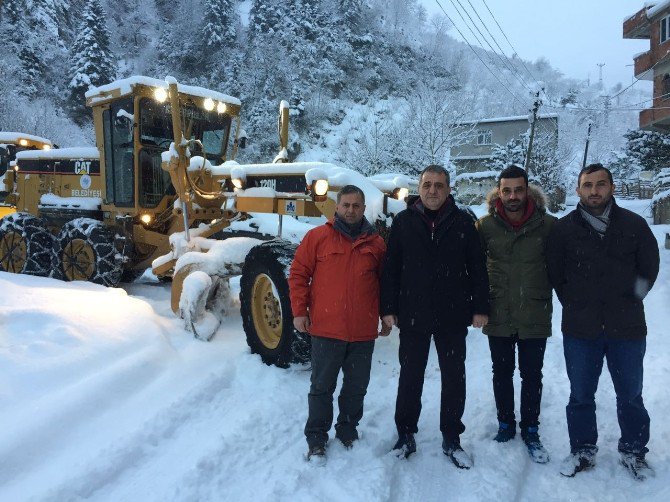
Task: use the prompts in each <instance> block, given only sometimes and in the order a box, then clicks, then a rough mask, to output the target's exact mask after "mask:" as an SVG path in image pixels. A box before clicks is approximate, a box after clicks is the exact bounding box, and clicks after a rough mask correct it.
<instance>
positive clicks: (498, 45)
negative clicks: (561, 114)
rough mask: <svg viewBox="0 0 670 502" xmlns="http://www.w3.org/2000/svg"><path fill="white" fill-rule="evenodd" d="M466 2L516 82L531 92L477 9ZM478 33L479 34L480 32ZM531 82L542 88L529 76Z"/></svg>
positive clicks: (468, 0) (469, 2)
mask: <svg viewBox="0 0 670 502" xmlns="http://www.w3.org/2000/svg"><path fill="white" fill-rule="evenodd" d="M467 2H468V4H470V7H471V8H472V11H473V12H474V13H475V15H476V16H477V18H478V19H479V21H480V23H481V24H482V26H483V27H484V29H485V30H486V33H488V34H489V36H490V37H491V40H493V43H494V44H496V47H498V50H500V53H501V54H502V55H503V57H504V58H505V60H506V61H507V64H508V68H510V69H511V71H512V73H513V74H515V76H516V77H517V79H518V80H519V81H520V82H521V83H522V84H523V85H524V86H525V87H526V88H527V89H528V90H529V91H531V92H533V90H532V89H530V87H528V85H526V83H525V81H524V80H523V79H522V77H521V75H520V73H519V70H518V68H517V67H516V66H515V65H514V63H513V62H512V60H511V59H510V58H509V57H507V54H505V51H504V50H503V48H502V47H501V46H500V44H499V43H498V40H496V37H495V36H494V35H493V33H491V30H489V28H488V26H487V25H486V23H485V22H484V20H483V19H482V17H481V16H480V15H479V12H478V11H477V9H476V8H475V6H474V5H472V2H471V1H470V0H467ZM480 33H481V32H480ZM482 36H484V35H483V34H482ZM489 47H491V44H489ZM491 49H493V47H491ZM493 51H494V52H495V49H493ZM531 80H532V81H533V82H534V83H535V84H537V86H538V88H540V87H542V86H541V85H540V83H539V81H537V80H536V79H535V78H534V77H533V76H532V75H531Z"/></svg>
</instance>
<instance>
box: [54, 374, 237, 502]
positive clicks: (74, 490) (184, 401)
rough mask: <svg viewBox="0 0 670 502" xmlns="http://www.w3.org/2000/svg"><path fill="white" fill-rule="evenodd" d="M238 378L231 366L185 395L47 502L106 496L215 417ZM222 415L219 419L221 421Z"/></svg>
mask: <svg viewBox="0 0 670 502" xmlns="http://www.w3.org/2000/svg"><path fill="white" fill-rule="evenodd" d="M234 376H235V368H234V366H233V365H231V364H228V365H227V366H226V367H225V368H224V369H223V370H221V371H220V372H219V373H218V374H216V375H214V376H213V377H212V378H211V379H208V380H207V383H206V384H205V385H204V386H201V387H200V388H198V389H197V390H195V392H189V393H187V394H185V395H182V396H181V397H180V398H179V399H177V400H176V401H174V402H173V403H172V404H171V405H170V406H169V407H168V408H164V409H162V410H161V411H160V412H159V413H157V414H156V416H155V417H154V418H152V419H150V420H148V421H146V422H145V424H144V425H143V426H142V428H141V429H140V430H139V431H137V432H135V433H132V434H128V435H126V436H125V437H123V438H122V439H121V441H120V442H119V443H117V444H116V445H115V446H112V447H109V448H105V449H103V450H101V451H100V452H99V454H98V456H97V457H98V458H99V459H101V460H100V462H98V463H96V464H95V465H93V466H90V467H88V468H86V469H85V470H83V471H82V472H80V473H78V474H77V475H76V476H74V477H71V478H70V479H67V480H65V481H63V482H62V483H61V486H59V487H56V488H54V489H52V490H50V491H49V492H48V493H47V495H46V496H45V497H44V498H45V499H46V500H54V501H62V500H73V499H81V498H89V497H92V496H94V495H95V496H96V497H102V496H104V489H105V488H107V487H109V486H110V485H114V483H115V482H116V481H117V480H119V479H120V478H122V477H123V476H124V475H126V474H127V473H128V472H130V471H135V470H140V469H141V468H142V465H143V464H144V463H147V462H150V461H151V460H152V459H153V458H154V455H155V454H156V452H157V451H159V450H160V449H161V448H163V447H164V446H165V443H166V441H167V442H169V441H170V440H173V439H174V438H175V437H176V436H178V435H179V434H180V432H181V431H182V430H184V429H185V428H190V427H192V425H193V423H194V422H195V421H197V418H198V417H200V416H203V415H210V414H211V409H210V406H211V403H216V402H217V397H218V400H220V399H221V397H222V395H221V390H222V389H226V388H228V387H230V383H231V381H232V380H233V378H234ZM221 416H222V415H218V418H221Z"/></svg>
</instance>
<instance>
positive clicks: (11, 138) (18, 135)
mask: <svg viewBox="0 0 670 502" xmlns="http://www.w3.org/2000/svg"><path fill="white" fill-rule="evenodd" d="M20 139H27V140H30V141H38V142H40V143H46V144H47V145H52V144H53V143H51V141H49V140H48V139H46V138H41V137H40V136H33V135H32V134H26V133H23V132H4V131H3V132H0V143H18V142H19V140H20Z"/></svg>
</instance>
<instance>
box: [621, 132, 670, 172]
mask: <svg viewBox="0 0 670 502" xmlns="http://www.w3.org/2000/svg"><path fill="white" fill-rule="evenodd" d="M624 137H625V138H626V140H627V143H626V148H625V154H626V156H627V157H628V159H629V161H630V162H632V163H634V164H637V165H639V166H640V169H641V170H642V171H654V172H658V171H659V170H660V169H661V168H662V167H667V166H669V165H670V135H668V134H664V133H661V132H655V131H641V130H639V129H634V130H631V131H628V132H627V133H626V134H625V135H624Z"/></svg>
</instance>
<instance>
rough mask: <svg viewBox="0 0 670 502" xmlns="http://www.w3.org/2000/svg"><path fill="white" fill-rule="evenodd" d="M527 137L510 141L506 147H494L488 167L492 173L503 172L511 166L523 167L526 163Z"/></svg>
mask: <svg viewBox="0 0 670 502" xmlns="http://www.w3.org/2000/svg"><path fill="white" fill-rule="evenodd" d="M526 138H527V136H526V135H522V136H518V137H516V138H512V139H510V140H509V141H508V142H507V143H506V144H505V145H494V146H493V149H492V152H491V158H490V159H489V161H488V166H489V169H490V170H491V171H502V170H503V169H505V168H506V167H507V166H509V165H510V164H516V165H518V166H521V167H523V165H524V163H525V162H526V150H527V149H528V146H527V143H528V142H527V140H526Z"/></svg>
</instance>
